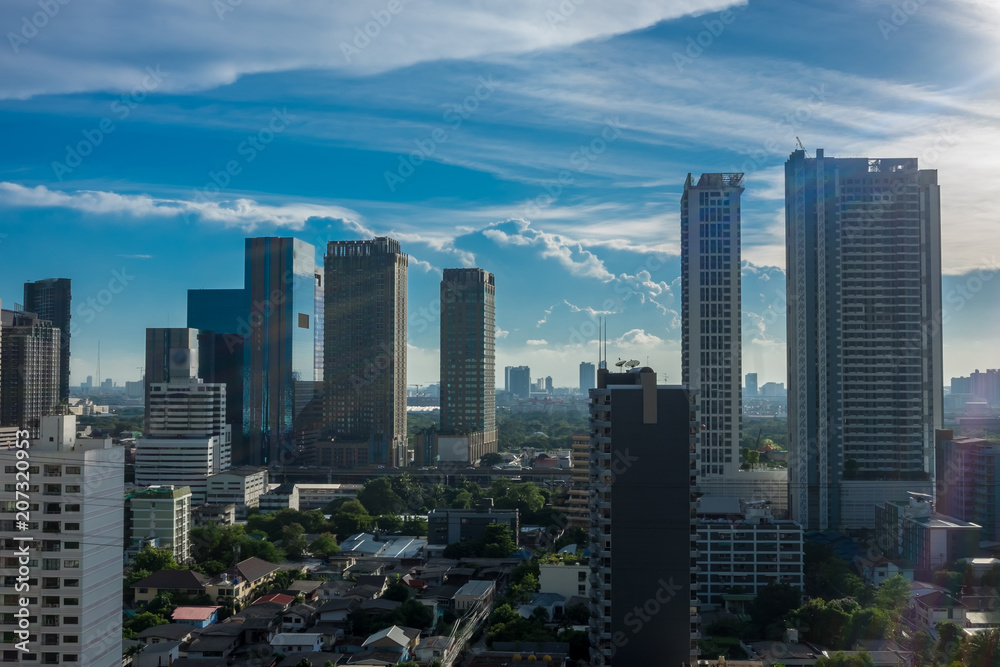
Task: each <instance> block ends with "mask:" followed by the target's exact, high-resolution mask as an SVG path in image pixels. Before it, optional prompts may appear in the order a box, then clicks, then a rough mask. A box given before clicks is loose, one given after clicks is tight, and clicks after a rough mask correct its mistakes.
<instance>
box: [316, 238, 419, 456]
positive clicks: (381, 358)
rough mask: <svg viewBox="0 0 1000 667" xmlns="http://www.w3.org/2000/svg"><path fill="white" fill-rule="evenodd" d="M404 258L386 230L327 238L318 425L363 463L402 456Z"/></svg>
mask: <svg viewBox="0 0 1000 667" xmlns="http://www.w3.org/2000/svg"><path fill="white" fill-rule="evenodd" d="M408 261H409V257H408V256H407V255H404V254H403V253H402V252H401V250H400V247H399V242H398V241H396V240H394V239H391V238H387V237H379V238H376V239H372V240H369V241H331V242H330V243H328V244H327V253H326V257H325V260H324V267H325V275H326V292H325V294H326V296H325V306H324V308H325V319H324V323H323V326H324V340H325V345H324V351H325V354H324V359H323V392H324V396H325V400H324V404H323V426H324V431H325V435H328V436H332V437H334V438H336V439H337V440H341V441H354V442H367V443H368V445H369V459H370V462H371V463H386V464H390V465H397V466H402V465H405V463H406V275H407V264H408Z"/></svg>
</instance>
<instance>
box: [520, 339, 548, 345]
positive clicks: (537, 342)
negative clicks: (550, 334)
mask: <svg viewBox="0 0 1000 667" xmlns="http://www.w3.org/2000/svg"><path fill="white" fill-rule="evenodd" d="M525 343H526V344H527V345H548V344H549V341H547V340H545V339H544V338H531V339H529V340H526V341H525Z"/></svg>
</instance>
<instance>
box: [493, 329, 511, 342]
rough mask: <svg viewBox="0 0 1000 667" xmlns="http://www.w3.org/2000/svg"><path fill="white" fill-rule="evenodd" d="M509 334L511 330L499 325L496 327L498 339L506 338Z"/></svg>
mask: <svg viewBox="0 0 1000 667" xmlns="http://www.w3.org/2000/svg"><path fill="white" fill-rule="evenodd" d="M509 335H510V332H509V331H505V330H504V329H501V328H500V327H499V326H497V328H496V335H495V338H496V339H497V340H503V339H504V338H506V337H507V336H509Z"/></svg>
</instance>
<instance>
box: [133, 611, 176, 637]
mask: <svg viewBox="0 0 1000 667" xmlns="http://www.w3.org/2000/svg"><path fill="white" fill-rule="evenodd" d="M168 623H170V621H169V620H167V619H166V618H164V617H163V616H161V615H160V614H154V613H153V612H149V611H144V612H140V613H138V614H136V615H135V616H133V617H132V618H130V619H128V621H126V623H125V630H126V632H127V633H128V634H129V635H130V636H129V638H130V639H131V638H132V637H135V635H137V634H139V633H140V632H142V631H143V630H147V629H149V628H155V627H156V626H158V625H167V624H168Z"/></svg>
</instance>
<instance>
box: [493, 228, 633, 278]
mask: <svg viewBox="0 0 1000 667" xmlns="http://www.w3.org/2000/svg"><path fill="white" fill-rule="evenodd" d="M501 227H504V228H505V229H501ZM482 234H483V236H485V237H486V238H488V239H490V240H492V241H493V242H494V243H496V244H497V245H500V246H534V247H537V248H538V249H539V250H540V252H539V256H540V257H541V258H542V259H555V260H556V261H557V262H559V263H560V264H561V265H562V266H564V267H565V268H566V269H568V270H569V272H570V274H571V275H573V276H576V277H578V278H596V279H598V280H601V281H605V282H606V281H608V280H612V279H614V274H612V273H611V272H610V271H608V269H607V268H606V267H605V266H604V262H602V261H601V260H600V258H598V257H597V255H595V254H594V253H592V252H591V251H589V250H586V249H585V248H584V247H583V245H582V244H580V243H579V242H578V241H574V240H572V239H569V238H567V237H565V236H561V235H559V234H550V233H548V232H544V231H542V230H540V229H535V228H532V226H531V223H529V222H528V221H526V220H522V219H515V220H506V221H504V222H500V223H494V224H492V225H490V227H489V228H487V229H484V230H483V232H482Z"/></svg>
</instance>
